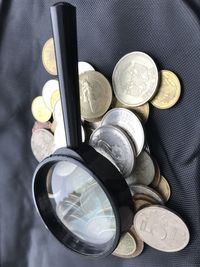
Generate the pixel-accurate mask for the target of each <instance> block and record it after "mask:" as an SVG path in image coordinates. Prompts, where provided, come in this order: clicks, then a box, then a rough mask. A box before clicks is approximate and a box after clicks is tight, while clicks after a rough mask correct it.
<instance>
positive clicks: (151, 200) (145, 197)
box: [133, 194, 159, 205]
mask: <svg viewBox="0 0 200 267" xmlns="http://www.w3.org/2000/svg"><path fill="white" fill-rule="evenodd" d="M141 199H142V200H145V201H147V202H149V203H150V204H151V205H155V204H159V202H158V201H157V200H156V199H155V198H153V197H151V196H148V195H145V194H135V195H134V196H133V200H134V201H137V200H141Z"/></svg>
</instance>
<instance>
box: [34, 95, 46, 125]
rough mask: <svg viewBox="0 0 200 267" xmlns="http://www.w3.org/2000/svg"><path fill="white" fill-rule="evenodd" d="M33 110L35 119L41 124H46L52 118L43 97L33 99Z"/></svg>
mask: <svg viewBox="0 0 200 267" xmlns="http://www.w3.org/2000/svg"><path fill="white" fill-rule="evenodd" d="M31 110H32V114H33V117H34V118H35V119H36V120H37V121H39V122H46V121H48V120H49V119H50V118H51V111H50V110H49V109H48V108H47V106H46V105H45V103H44V100H43V97H42V96H38V97H36V98H35V99H33V102H32V106H31Z"/></svg>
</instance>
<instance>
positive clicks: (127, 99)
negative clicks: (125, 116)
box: [112, 52, 159, 107]
mask: <svg viewBox="0 0 200 267" xmlns="http://www.w3.org/2000/svg"><path fill="white" fill-rule="evenodd" d="M158 77H159V76H158V70H157V67H156V64H155V62H154V61H153V59H152V58H151V57H150V56H149V55H147V54H145V53H143V52H132V53H130V54H127V55H125V56H124V57H122V58H121V59H120V60H119V61H118V63H117V65H116V66H115V69H114V71H113V76H112V82H113V90H114V93H115V96H116V97H117V99H118V100H119V101H120V102H121V103H123V104H125V105H128V106H133V107H134V106H141V105H143V104H144V103H146V102H147V101H149V100H150V99H151V98H152V97H153V96H154V94H155V92H156V89H157V86H158Z"/></svg>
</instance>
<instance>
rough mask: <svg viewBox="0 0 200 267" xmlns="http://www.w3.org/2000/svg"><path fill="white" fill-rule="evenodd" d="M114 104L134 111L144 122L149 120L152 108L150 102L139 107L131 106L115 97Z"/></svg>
mask: <svg viewBox="0 0 200 267" xmlns="http://www.w3.org/2000/svg"><path fill="white" fill-rule="evenodd" d="M112 106H113V107H114V108H127V109H130V110H132V111H134V112H135V113H136V114H137V115H138V116H139V118H140V119H141V120H142V122H144V123H145V122H147V120H148V118H149V112H150V108H149V103H148V102H147V103H146V104H144V105H141V106H138V107H129V106H126V105H124V104H122V103H120V102H119V101H118V100H117V99H116V98H114V100H113V103H112Z"/></svg>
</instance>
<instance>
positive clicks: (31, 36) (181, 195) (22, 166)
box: [0, 0, 200, 267]
mask: <svg viewBox="0 0 200 267" xmlns="http://www.w3.org/2000/svg"><path fill="white" fill-rule="evenodd" d="M54 2H55V1H51V0H39V1H37V0H35V1H34V0H3V1H0V152H1V153H0V259H1V266H2V267H55V266H57V267H67V266H69V267H71V266H74V267H75V266H79V267H80V266H81V267H84V266H85V267H89V266H91V267H102V266H104V267H107V266H109V267H110V266H115V267H122V266H123V267H132V266H136V267H146V266H148V267H168V266H170V267H179V266H180V267H195V266H200V253H199V247H200V174H199V173H200V151H199V147H200V116H199V114H200V100H199V99H200V67H199V66H200V1H199V0H188V1H186V0H185V1H184V0H126V1H124V0H71V1H69V2H71V3H72V4H74V5H76V6H77V14H78V37H79V38H78V39H79V59H80V60H84V61H88V62H90V63H91V64H92V65H94V66H95V68H96V69H97V70H99V71H100V72H102V73H103V74H105V75H106V76H107V77H109V78H110V77H111V74H112V71H113V68H114V66H115V64H116V63H117V61H118V60H119V59H120V58H121V57H122V56H123V55H124V54H126V53H128V52H131V51H134V50H139V51H144V52H146V53H148V54H150V55H151V56H152V57H153V58H154V59H155V61H156V62H157V64H158V67H159V68H160V69H170V70H172V71H174V72H175V73H177V74H178V76H179V77H180V78H181V82H182V97H181V99H180V101H179V104H177V105H176V106H175V107H174V108H172V109H169V110H158V109H155V108H151V114H150V119H149V122H148V124H147V138H148V142H149V145H150V148H151V150H152V151H153V153H154V155H155V156H156V158H157V160H158V162H159V164H160V166H161V171H162V173H163V175H165V176H166V177H167V179H168V180H169V182H170V184H171V187H172V198H171V200H170V202H169V203H168V207H170V208H173V209H175V210H176V211H177V212H179V213H180V214H181V215H182V216H183V218H184V219H185V221H186V222H187V223H188V225H189V227H190V231H191V241H190V244H189V246H188V247H187V248H185V249H184V250H183V251H181V252H178V253H172V254H168V253H163V252H159V251H156V250H154V249H152V248H150V247H148V246H146V247H145V250H144V253H143V254H142V255H141V256H140V257H138V258H136V259H130V260H125V259H119V258H116V257H114V256H109V257H107V258H106V259H101V260H90V259H86V258H84V257H81V256H78V255H76V254H74V253H72V252H70V251H68V250H66V249H65V248H64V247H63V246H62V245H61V244H60V243H58V242H57V241H56V240H55V239H54V237H53V236H52V235H51V234H50V233H49V232H48V231H47V230H46V229H45V227H44V226H43V224H42V222H41V220H40V218H39V216H38V215H37V213H36V211H35V208H34V205H33V201H32V195H31V182H32V174H33V171H34V169H35V167H36V165H37V162H36V161H35V159H34V157H33V155H32V152H31V149H30V137H31V129H32V124H33V118H32V115H31V111H30V110H31V102H32V99H33V98H34V97H35V96H37V95H39V94H41V90H42V87H43V85H44V83H45V82H46V81H47V80H48V79H51V78H52V76H50V75H49V74H48V73H47V72H46V71H45V69H44V68H43V66H42V62H41V51H42V47H43V44H44V42H45V41H46V40H47V39H48V38H49V37H51V36H52V32H51V26H50V17H49V7H50V5H51V4H52V3H54Z"/></svg>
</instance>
